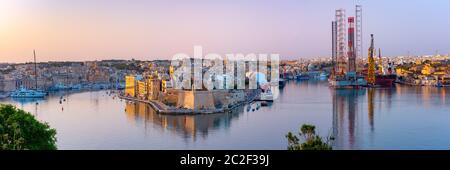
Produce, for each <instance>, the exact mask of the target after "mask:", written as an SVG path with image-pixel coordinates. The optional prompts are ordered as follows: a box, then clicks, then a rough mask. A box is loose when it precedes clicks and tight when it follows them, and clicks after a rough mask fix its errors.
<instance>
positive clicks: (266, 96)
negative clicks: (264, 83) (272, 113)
mask: <svg viewBox="0 0 450 170" xmlns="http://www.w3.org/2000/svg"><path fill="white" fill-rule="evenodd" d="M259 100H260V101H273V93H272V90H271V89H270V88H269V89H267V90H265V91H263V92H261V94H260V96H259Z"/></svg>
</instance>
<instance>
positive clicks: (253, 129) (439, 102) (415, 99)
mask: <svg viewBox="0 0 450 170" xmlns="http://www.w3.org/2000/svg"><path fill="white" fill-rule="evenodd" d="M107 92H108V91H95V92H79V93H68V94H64V93H60V94H52V95H50V96H48V97H47V98H46V99H45V100H35V99H34V100H13V99H9V98H8V99H2V100H1V103H8V104H13V105H15V106H17V107H18V108H21V109H24V110H26V111H28V112H30V113H31V114H33V115H35V116H36V117H37V118H38V119H39V120H41V121H44V122H48V123H49V125H50V126H51V127H53V128H55V129H56V130H57V140H58V141H57V145H58V149H277V150H278V149H280V150H284V149H286V148H287V140H286V138H285V135H286V134H287V133H288V132H289V131H291V132H298V129H299V127H300V126H301V125H302V124H305V123H307V124H313V125H315V126H316V128H317V132H318V133H319V134H320V135H321V136H323V137H326V136H334V138H335V140H333V141H332V143H333V149H450V138H449V137H448V136H450V123H449V121H450V88H449V87H446V88H437V87H425V86H405V85H397V86H396V87H395V88H392V89H359V90H334V89H330V88H329V87H328V82H326V81H313V80H310V81H289V82H287V84H286V86H285V87H284V88H283V89H280V95H279V98H278V99H277V100H276V101H274V102H273V104H272V105H269V106H262V105H261V104H260V103H252V104H250V105H246V106H242V107H239V108H236V109H235V110H234V111H233V112H231V113H223V114H210V115H186V116H184V115H181V116H175V115H160V114H156V113H155V111H154V110H153V109H151V107H149V106H147V105H145V104H140V103H132V102H127V101H125V100H121V99H119V98H117V97H114V95H113V94H112V95H111V94H108V93H107ZM61 96H63V97H62V99H65V101H64V100H61ZM60 101H61V102H60Z"/></svg>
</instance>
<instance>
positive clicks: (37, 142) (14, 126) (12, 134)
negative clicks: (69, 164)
mask: <svg viewBox="0 0 450 170" xmlns="http://www.w3.org/2000/svg"><path fill="white" fill-rule="evenodd" d="M55 136H56V130H55V129H52V128H50V126H49V125H48V124H47V123H41V122H39V121H37V120H36V119H35V117H34V116H33V115H31V114H30V113H27V112H25V111H23V110H20V109H17V108H15V107H14V106H11V105H0V150H55V149H56V137H55Z"/></svg>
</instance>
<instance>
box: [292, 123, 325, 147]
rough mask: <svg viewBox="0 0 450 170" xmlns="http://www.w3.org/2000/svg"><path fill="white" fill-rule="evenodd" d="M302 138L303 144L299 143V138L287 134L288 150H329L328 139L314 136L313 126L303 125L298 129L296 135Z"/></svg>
mask: <svg viewBox="0 0 450 170" xmlns="http://www.w3.org/2000/svg"><path fill="white" fill-rule="evenodd" d="M298 135H299V136H300V137H302V138H303V143H300V139H299V137H297V135H295V134H293V133H292V132H289V133H288V134H287V135H286V138H287V139H288V150H331V149H332V147H331V144H330V142H329V141H330V140H329V138H327V139H325V140H324V139H322V137H320V136H319V135H316V127H315V126H314V125H308V124H304V125H302V127H301V128H300V133H299V134H298Z"/></svg>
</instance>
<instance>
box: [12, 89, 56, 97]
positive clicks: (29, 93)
mask: <svg viewBox="0 0 450 170" xmlns="http://www.w3.org/2000/svg"><path fill="white" fill-rule="evenodd" d="M46 95H47V93H45V92H43V91H38V90H31V89H26V88H24V87H20V88H19V89H18V90H16V91H14V92H12V93H11V97H13V98H43V97H45V96H46Z"/></svg>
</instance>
